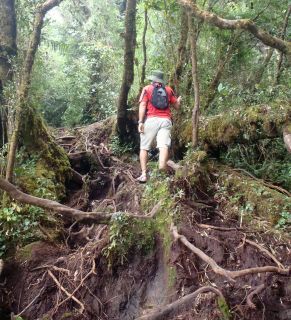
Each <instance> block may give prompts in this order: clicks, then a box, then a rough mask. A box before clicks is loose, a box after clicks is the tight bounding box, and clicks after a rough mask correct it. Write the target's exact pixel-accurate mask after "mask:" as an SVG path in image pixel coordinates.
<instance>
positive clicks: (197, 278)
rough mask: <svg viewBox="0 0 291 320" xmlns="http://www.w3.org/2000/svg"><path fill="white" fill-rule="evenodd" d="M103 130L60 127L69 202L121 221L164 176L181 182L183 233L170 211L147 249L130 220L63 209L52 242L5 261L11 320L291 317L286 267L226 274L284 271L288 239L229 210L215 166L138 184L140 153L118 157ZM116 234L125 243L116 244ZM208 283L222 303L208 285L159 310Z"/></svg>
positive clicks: (175, 184)
mask: <svg viewBox="0 0 291 320" xmlns="http://www.w3.org/2000/svg"><path fill="white" fill-rule="evenodd" d="M101 129H102V128H101V127H100V125H99V124H94V125H91V126H88V127H86V128H83V129H79V130H78V131H77V133H76V132H75V133H74V134H73V135H72V134H70V133H67V132H59V133H58V135H59V136H58V137H57V140H58V141H59V143H60V144H61V145H62V146H63V147H64V148H65V149H66V151H67V152H68V155H69V158H70V161H71V165H72V168H73V170H74V175H73V176H74V179H73V181H72V182H71V183H70V185H69V186H68V190H67V191H68V197H67V199H66V202H65V204H66V205H68V206H71V207H74V208H77V209H79V210H83V211H91V212H92V211H97V212H100V211H102V212H115V213H116V214H115V216H114V219H116V220H118V217H119V216H118V213H120V212H129V213H132V214H135V215H139V216H144V215H150V214H151V208H153V207H154V206H155V205H156V204H157V202H158V201H159V200H160V201H162V200H163V197H164V195H165V194H163V193H158V192H157V196H156V198H155V197H153V198H152V199H146V201H147V203H150V206H149V207H148V208H147V209H145V206H144V205H143V197H144V194H145V191H146V188H148V189H150V188H152V189H154V188H155V187H156V184H155V181H158V183H159V184H161V183H164V184H167V187H168V189H169V194H170V195H172V198H173V199H176V195H175V194H176V193H177V190H180V197H179V198H178V199H176V200H175V206H176V208H173V207H171V210H174V211H175V210H176V209H177V211H176V212H178V213H177V216H176V217H174V218H173V219H171V223H172V224H173V223H175V224H176V225H177V227H178V229H177V230H178V232H179V234H180V235H183V236H184V238H183V237H182V238H183V239H186V241H185V242H183V241H182V238H181V237H179V236H178V237H177V234H175V232H174V229H173V226H172V227H171V226H170V224H169V223H168V222H169V221H168V220H167V218H165V225H164V226H163V227H164V228H166V231H164V232H163V233H159V232H158V231H156V232H155V233H154V234H153V237H152V238H153V239H152V240H153V246H152V248H151V250H144V249H140V248H139V246H138V245H137V244H134V245H132V243H134V242H135V241H136V242H138V241H140V238H137V239H136V240H135V239H133V241H132V239H131V238H130V236H131V235H128V234H126V232H125V231H124V228H123V229H122V232H123V233H122V234H121V237H118V235H117V236H116V233H118V232H119V231H120V230H121V229H120V230H119V229H117V230H115V229H114V227H112V225H111V226H108V225H98V224H92V223H89V222H88V223H83V222H76V221H75V222H74V221H73V220H71V219H68V218H67V219H63V218H62V219H61V218H60V217H59V218H60V221H62V223H61V227H60V229H61V230H62V232H61V233H59V234H58V237H57V240H56V239H51V237H52V236H51V235H50V234H48V236H47V240H46V241H37V242H35V243H32V244H30V245H28V246H27V247H25V248H22V249H20V250H19V251H18V253H17V254H16V259H13V260H11V261H9V262H7V264H6V267H5V269H4V272H3V274H2V277H1V281H3V282H2V283H1V286H0V301H1V305H2V306H3V307H6V309H7V319H10V316H9V317H8V314H10V312H13V314H14V315H17V316H18V317H16V316H15V317H14V319H21V318H20V317H22V318H23V319H29V320H33V319H123V320H126V319H139V318H140V319H180V320H182V319H184V320H188V319H189V320H190V319H197V320H206V319H212V320H214V319H249V320H257V319H258V320H259V319H260V320H261V319H266V320H267V319H269V320H276V319H278V320H287V319H291V277H290V272H289V274H288V270H287V272H281V274H280V272H256V271H254V272H250V273H248V274H246V275H242V276H240V275H239V276H235V277H232V275H231V274H228V273H226V274H225V273H224V271H225V270H234V271H238V270H245V269H249V268H257V267H263V266H272V267H276V268H278V269H279V270H285V269H284V268H287V267H288V266H290V264H291V254H290V248H291V247H290V237H289V238H288V237H287V236H286V235H284V234H281V233H280V232H276V231H271V230H269V228H268V225H267V226H266V225H264V224H262V225H261V226H259V227H258V226H257V225H255V224H256V222H255V221H256V220H254V221H253V222H252V221H249V222H248V223H243V224H241V221H240V219H239V217H235V216H232V215H230V214H228V212H226V207H227V204H226V199H224V198H223V197H217V196H215V193H214V192H213V190H214V188H215V185H216V184H217V183H218V180H217V176H218V175H219V173H217V172H216V171H215V170H212V171H209V172H208V173H207V175H208V179H207V181H206V180H204V179H203V178H201V179H196V183H195V185H193V184H192V183H190V182H189V179H188V178H189V176H187V177H185V175H183V174H182V175H180V176H177V174H176V175H175V173H174V172H172V173H171V174H169V175H166V176H165V175H159V174H153V176H152V178H151V179H150V181H149V183H147V184H146V185H141V184H139V183H137V182H136V180H135V178H136V177H137V176H138V173H139V169H138V163H137V161H136V160H135V161H133V160H132V159H131V158H129V157H124V158H123V157H117V156H114V155H113V153H112V152H111V151H110V148H109V146H108V139H107V138H108V134H107V133H106V132H105V133H104V132H103V131H102V130H101ZM100 132H103V133H102V134H100ZM130 159H131V160H130ZM154 191H155V190H154ZM153 194H154V193H153ZM159 197H160V198H159ZM145 211H147V212H148V213H146V212H145ZM152 213H153V214H154V212H152ZM167 214H168V213H167ZM161 217H162V220H163V215H162V216H161ZM148 218H149V219H151V218H150V217H148ZM154 219H155V216H153V217H152V220H154ZM166 220H167V221H166ZM126 223H128V224H130V220H126ZM157 223H159V224H160V223H161V221H159V222H157ZM162 223H163V221H162ZM128 224H127V225H126V224H125V225H126V226H128V230H129V232H130V230H131V229H130V225H128ZM113 226H114V224H113ZM123 227H124V226H123ZM145 228H146V227H145ZM157 230H159V229H157ZM114 232H115V236H116V239H119V241H120V243H119V244H118V243H116V244H114V245H113V244H112V241H113V240H114V239H115V238H114ZM120 232H121V231H120ZM145 232H146V231H145ZM175 235H176V239H174V238H175V237H174V236H175ZM168 236H169V237H170V239H171V241H170V243H167V239H168ZM123 237H124V238H123ZM127 238H129V239H131V242H130V245H128V247H127V248H126V249H128V251H129V252H124V253H121V252H117V251H118V250H122V246H124V247H126V245H127V242H126V240H127ZM122 241H124V242H122ZM187 241H188V242H189V243H190V244H192V245H193V246H194V247H195V248H199V249H200V250H201V251H202V252H204V253H205V254H206V255H207V257H210V258H212V259H213V260H214V261H215V262H216V263H217V265H218V266H220V267H221V268H224V269H223V271H222V273H220V274H219V272H217V270H216V272H215V271H214V269H213V267H212V261H210V263H209V261H208V262H207V261H206V260H204V259H201V257H199V255H197V254H195V253H194V252H193V251H191V250H190V248H189V246H188V247H187V246H186V245H185V243H187ZM115 246H116V247H115ZM114 250H115V251H114ZM257 271H258V270H257ZM285 271H286V270H285ZM209 286H211V287H212V288H215V289H218V290H219V291H220V293H221V294H222V295H223V297H224V298H225V301H224V300H223V299H221V297H220V298H219V299H217V293H215V292H213V291H207V290H206V292H204V293H203V292H202V293H199V294H198V295H196V297H195V298H193V299H192V300H191V301H190V303H189V302H188V303H184V304H179V305H178V306H173V307H172V309H171V310H170V311H169V312H168V313H167V316H165V314H160V315H159V314H157V313H156V308H162V309H163V308H164V307H165V306H167V305H168V304H169V303H172V302H174V301H181V300H179V299H181V297H184V296H185V297H187V296H189V294H191V293H192V292H195V291H196V290H197V289H199V288H201V287H209ZM151 314H152V315H151ZM12 318H13V317H12ZM2 319H3V320H4V319H5V317H4V315H3V317H1V320H2Z"/></svg>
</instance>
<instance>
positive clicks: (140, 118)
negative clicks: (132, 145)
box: [138, 101, 147, 133]
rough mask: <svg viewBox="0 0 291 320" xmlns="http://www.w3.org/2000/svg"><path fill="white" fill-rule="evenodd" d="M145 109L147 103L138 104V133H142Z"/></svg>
mask: <svg viewBox="0 0 291 320" xmlns="http://www.w3.org/2000/svg"><path fill="white" fill-rule="evenodd" d="M146 109H147V103H146V102H144V101H142V102H141V103H140V104H139V109H138V132H139V133H143V132H144V120H145V115H146Z"/></svg>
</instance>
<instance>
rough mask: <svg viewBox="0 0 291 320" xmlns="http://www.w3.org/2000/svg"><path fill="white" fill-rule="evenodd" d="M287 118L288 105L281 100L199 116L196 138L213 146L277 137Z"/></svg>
mask: <svg viewBox="0 0 291 320" xmlns="http://www.w3.org/2000/svg"><path fill="white" fill-rule="evenodd" d="M287 118H288V107H287V106H286V105H285V104H284V103H281V104H280V105H277V104H273V105H268V106H265V105H264V106H252V107H249V108H247V109H244V110H239V109H237V110H233V111H232V112H231V113H229V114H219V115H215V116H212V117H208V118H201V126H200V141H202V142H203V143H206V144H208V145H210V146H214V147H215V146H218V145H221V144H224V145H229V144H233V143H236V142H238V141H240V142H243V141H245V142H248V141H250V140H252V139H260V138H263V137H272V136H278V135H279V134H280V133H281V132H282V127H283V125H284V123H285V122H286V121H287Z"/></svg>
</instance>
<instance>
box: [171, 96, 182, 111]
mask: <svg viewBox="0 0 291 320" xmlns="http://www.w3.org/2000/svg"><path fill="white" fill-rule="evenodd" d="M181 102H182V97H181V96H179V97H178V98H177V101H176V102H175V103H174V104H173V108H174V109H176V110H179V108H180V105H181Z"/></svg>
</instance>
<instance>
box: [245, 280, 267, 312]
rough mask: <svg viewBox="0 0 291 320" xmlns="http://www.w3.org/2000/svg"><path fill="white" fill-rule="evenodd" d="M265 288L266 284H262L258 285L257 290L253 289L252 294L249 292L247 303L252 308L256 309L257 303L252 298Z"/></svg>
mask: <svg viewBox="0 0 291 320" xmlns="http://www.w3.org/2000/svg"><path fill="white" fill-rule="evenodd" d="M264 289H265V285H264V284H261V285H259V286H257V287H256V289H255V290H253V291H252V292H251V293H250V294H248V296H247V305H248V306H249V307H250V308H251V309H256V305H255V304H254V303H253V301H252V299H253V297H254V295H255V294H259V293H260V292H261V291H263V290H264Z"/></svg>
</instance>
